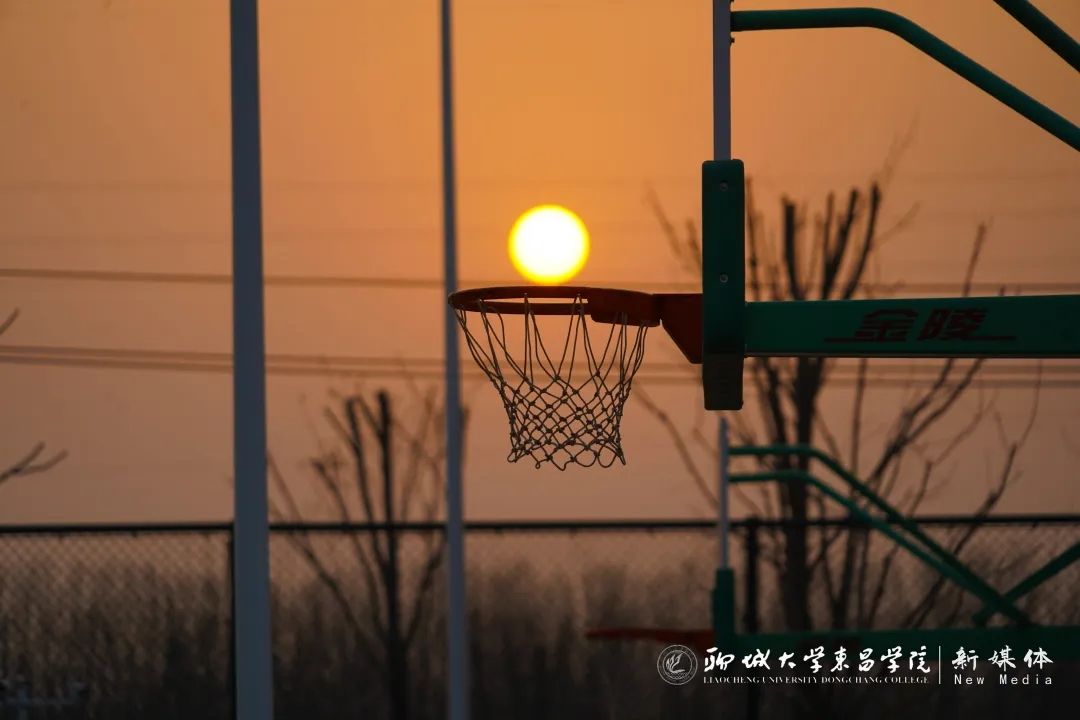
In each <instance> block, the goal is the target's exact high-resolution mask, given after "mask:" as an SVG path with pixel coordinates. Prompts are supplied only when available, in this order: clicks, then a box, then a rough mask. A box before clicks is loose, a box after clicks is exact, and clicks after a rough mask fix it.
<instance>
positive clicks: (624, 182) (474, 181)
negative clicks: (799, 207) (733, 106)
mask: <svg viewBox="0 0 1080 720" xmlns="http://www.w3.org/2000/svg"><path fill="white" fill-rule="evenodd" d="M852 176H853V174H852V173H846V172H839V171H836V172H830V171H822V172H784V173H768V172H757V173H751V175H750V177H751V179H754V180H763V181H768V182H770V183H776V182H782V181H785V180H792V181H793V180H822V181H825V180H831V181H840V182H844V183H846V184H849V185H852V184H853V185H859V184H865V183H866V182H867V181H866V180H853V179H852ZM894 179H895V181H896V182H897V183H905V182H907V183H912V182H914V183H942V182H966V183H981V182H998V181H1000V182H1009V183H1016V182H1020V181H1059V182H1076V181H1080V170H1066V169H1064V168H1059V169H1053V170H1027V169H1019V170H985V171H981V170H927V171H913V172H903V173H899V174H897V175H896V176H895V178H894ZM439 182H440V181H439V178H438V177H436V176H434V175H432V176H431V177H381V178H377V179H370V180H360V179H342V178H311V179H306V180H296V179H293V178H290V179H281V180H275V179H268V180H267V181H266V182H265V188H264V189H265V190H267V191H271V192H272V191H298V192H307V191H318V192H326V191H334V190H341V191H347V192H354V191H361V190H362V191H374V192H410V191H416V192H434V191H435V190H437V189H438V186H439ZM462 183H463V185H464V186H467V187H477V188H479V187H484V188H488V187H490V188H493V189H500V190H501V189H505V188H507V187H535V186H536V185H538V184H545V183H551V184H558V185H559V187H564V188H565V187H573V188H584V187H595V186H611V187H615V186H624V187H625V186H648V185H649V184H652V183H664V184H672V183H679V184H685V185H686V186H687V187H690V186H693V187H697V186H698V185H700V183H701V180H700V178H697V177H695V176H693V175H692V174H687V173H662V174H649V173H645V174H643V175H642V177H641V179H640V180H637V179H635V180H630V179H627V177H626V176H625V175H623V174H611V175H606V174H596V175H587V174H583V173H578V174H575V175H573V176H572V177H566V176H551V177H538V176H535V175H530V176H529V177H528V178H527V179H526V178H523V177H522V176H520V175H506V176H501V177H500V176H483V177H471V178H464V179H463V180H462ZM229 187H230V185H229V180H228V179H227V178H224V179H221V180H212V179H197V180H177V179H169V178H141V179H138V180H120V181H109V180H39V181H18V182H0V193H13V194H14V193H41V192H47V193H68V194H78V193H86V194H95V195H96V194H102V193H114V192H116V193H127V192H161V193H196V192H226V191H227V190H228V189H229Z"/></svg>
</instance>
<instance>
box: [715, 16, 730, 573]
mask: <svg viewBox="0 0 1080 720" xmlns="http://www.w3.org/2000/svg"><path fill="white" fill-rule="evenodd" d="M731 3H732V0H713V4H712V11H713V37H712V46H713V47H712V51H713V57H712V61H713V159H714V160H730V159H731ZM719 445H720V472H719V478H718V480H719V487H718V488H717V515H718V517H717V524H716V531H717V533H719V535H720V537H719V540H720V568H721V569H722V570H726V569H728V567H729V565H728V522H729V518H728V427H727V418H725V417H724V416H723V415H721V416H720V443H719Z"/></svg>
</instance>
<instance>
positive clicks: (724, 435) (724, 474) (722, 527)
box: [716, 415, 731, 570]
mask: <svg viewBox="0 0 1080 720" xmlns="http://www.w3.org/2000/svg"><path fill="white" fill-rule="evenodd" d="M728 442H729V441H728V426H727V418H726V417H724V416H723V415H721V416H720V473H719V482H718V486H717V488H716V498H717V502H716V513H717V520H716V532H717V534H718V535H719V536H720V538H719V540H720V569H721V570H727V569H728V568H729V567H731V566H730V564H729V552H728V545H729V534H730V532H729V530H730V522H731V519H730V515H729V510H728V480H729V479H730V475H729V473H730V472H731V470H730V468H729V460H728V447H729V446H728Z"/></svg>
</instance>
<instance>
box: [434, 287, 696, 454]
mask: <svg viewBox="0 0 1080 720" xmlns="http://www.w3.org/2000/svg"><path fill="white" fill-rule="evenodd" d="M448 301H449V303H450V305H451V307H453V308H454V311H455V313H456V314H457V318H458V322H459V323H460V324H461V329H462V330H463V331H464V333H465V338H466V341H467V342H468V345H469V352H470V353H471V354H472V356H473V358H474V359H475V360H476V363H477V365H479V366H480V369H481V370H482V371H483V372H484V374H485V375H487V377H488V379H489V380H491V383H492V384H493V385H494V386H495V389H496V390H498V391H499V396H500V398H501V399H502V403H503V407H504V409H505V410H506V416H507V419H508V420H509V421H510V454H509V456H508V457H507V460H508V461H509V462H517V461H519V460H521V459H523V458H526V457H529V458H531V459H532V460H533V462H534V463H536V467H537V468H539V467H540V466H541V465H543V464H544V463H550V464H552V465H554V466H555V467H557V468H558V469H560V470H565V469H566V468H567V467H569V466H570V465H572V464H576V465H581V466H583V467H590V466H592V465H600V466H601V467H610V466H611V465H613V464H614V463H615V461H616V460H618V461H619V462H621V463H622V464H624V465H625V464H626V458H625V456H624V455H623V451H622V437H621V435H620V431H619V423H620V421H621V420H622V414H623V407H624V406H625V404H626V400H627V398H628V397H629V395H630V386H631V383H632V381H633V379H634V375H635V374H636V373H637V371H638V370H639V369H640V368H641V363H642V360H643V359H644V355H645V335H646V333H647V331H648V329H649V328H651V327H656V326H658V325H660V324H661V323H662V324H663V325H664V328H665V329H666V330H667V332H668V334H669V335H671V337H672V339H673V340H675V342H676V344H677V345H678V346H679V348H680V349H681V350H682V351H683V353H684V354H685V355H686V356H687V359H689V360H690V361H691V362H701V360H700V355H701V348H700V344H701V319H700V318H701V295H700V294H696V295H653V294H650V293H644V292H635V291H631V290H613V289H608V288H588V287H569V286H539V287H525V286H518V287H497V288H480V289H476V290H462V291H460V292H456V293H453V294H452V295H450V297H449V299H448ZM695 311H696V314H695ZM470 314H472V315H474V316H478V317H479V320H480V323H479V325H477V324H475V323H474V324H473V325H472V326H470V325H469V316H470ZM512 315H519V316H522V317H523V320H524V322H523V327H522V328H521V331H523V336H522V337H521V338H520V340H521V343H522V348H521V350H520V351H519V350H515V349H513V348H512V347H511V346H516V344H515V343H514V342H513V340H511V339H508V336H507V323H506V322H505V321H504V318H503V316H512ZM545 316H556V317H560V318H566V319H567V321H566V322H565V323H561V325H562V326H564V327H565V330H564V337H563V338H562V339H561V340H560V341H559V342H560V343H561V348H556V347H552V348H551V350H552V351H553V352H549V348H548V347H547V345H545V343H544V340H543V338H542V337H541V326H540V323H539V322H538V320H537V318H538V317H545ZM597 325H604V326H607V327H606V328H605V329H603V330H601V331H598V330H597V329H596V326H597ZM590 328H591V329H590ZM550 331H551V330H549V332H550ZM550 342H551V340H550V338H549V344H550ZM695 357H696V360H695Z"/></svg>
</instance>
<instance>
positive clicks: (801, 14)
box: [731, 8, 1080, 150]
mask: <svg viewBox="0 0 1080 720" xmlns="http://www.w3.org/2000/svg"><path fill="white" fill-rule="evenodd" d="M842 27H849V28H850V27H865V28H877V29H879V30H884V31H885V32H889V33H892V34H893V35H896V36H897V37H899V38H901V39H903V40H906V41H907V42H908V43H910V44H911V45H914V46H915V47H916V48H918V49H919V50H922V51H923V52H924V53H926V54H927V55H929V56H930V57H932V58H933V59H935V60H937V61H938V62H939V63H941V64H942V65H944V66H945V67H947V68H949V69H950V70H952V71H953V72H954V73H956V74H957V75H959V76H960V77H962V78H964V79H965V80H967V81H968V82H970V83H971V84H972V85H975V86H976V87H978V88H979V89H981V90H983V91H985V92H986V93H988V94H990V95H991V96H992V97H994V98H995V99H996V100H998V101H999V102H1001V103H1004V104H1005V105H1007V106H1009V107H1010V108H1012V109H1013V110H1015V111H1016V112H1018V113H1020V114H1021V115H1023V116H1024V117H1026V118H1027V119H1028V120H1030V121H1031V122H1033V123H1035V124H1036V125H1038V126H1039V127H1041V128H1042V129H1043V130H1046V131H1047V132H1048V133H1050V134H1051V135H1053V136H1054V137H1056V138H1057V139H1059V140H1061V141H1062V142H1064V143H1065V144H1067V145H1069V146H1070V147H1072V148H1073V149H1074V150H1080V127H1077V126H1076V125H1073V124H1072V123H1071V122H1069V121H1068V120H1066V119H1065V118H1063V117H1062V116H1060V115H1058V114H1057V113H1055V112H1054V111H1053V110H1051V109H1050V108H1048V107H1046V106H1045V105H1043V104H1041V103H1040V102H1039V101H1037V100H1035V99H1034V98H1033V97H1031V96H1030V95H1028V94H1026V93H1024V92H1023V91H1021V90H1019V89H1018V88H1016V87H1015V86H1013V85H1010V84H1009V83H1007V82H1005V81H1004V80H1002V79H1001V78H1000V77H998V76H997V75H995V74H994V73H992V72H990V71H989V70H987V69H986V68H984V67H983V66H982V65H980V64H979V63H977V62H975V61H974V60H972V59H971V58H969V57H968V56H967V55H964V54H963V53H962V52H960V51H959V50H956V49H955V48H953V47H952V46H950V45H949V44H948V43H945V42H943V41H942V40H940V39H939V38H937V37H936V36H934V35H932V34H931V33H929V32H927V31H926V30H924V29H923V28H922V27H920V26H919V25H916V24H915V23H913V22H912V21H910V20H908V19H907V18H905V17H903V16H901V15H897V14H896V13H892V12H888V11H887V10H879V9H877V8H824V9H815V10H738V11H736V12H733V13H732V14H731V30H732V32H748V31H753V30H811V29H822V28H842Z"/></svg>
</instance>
